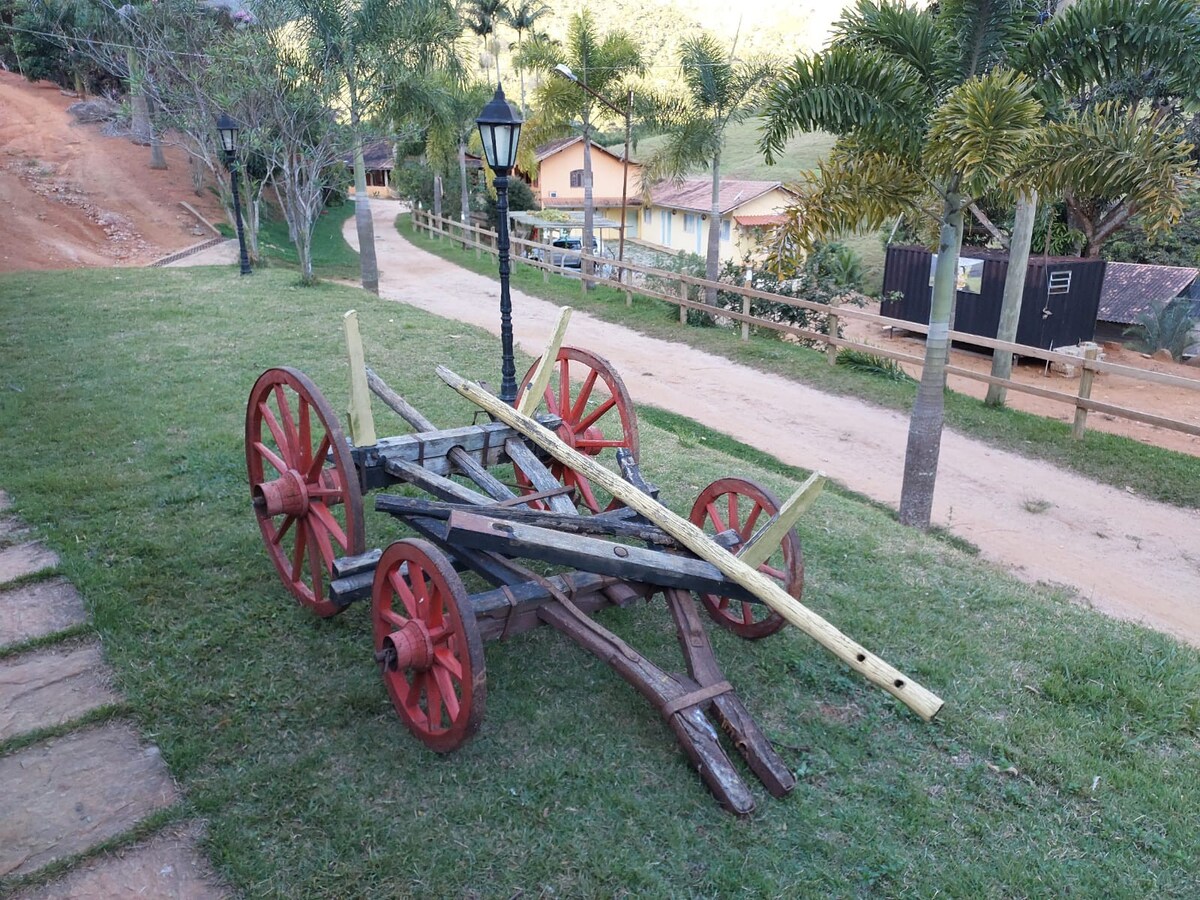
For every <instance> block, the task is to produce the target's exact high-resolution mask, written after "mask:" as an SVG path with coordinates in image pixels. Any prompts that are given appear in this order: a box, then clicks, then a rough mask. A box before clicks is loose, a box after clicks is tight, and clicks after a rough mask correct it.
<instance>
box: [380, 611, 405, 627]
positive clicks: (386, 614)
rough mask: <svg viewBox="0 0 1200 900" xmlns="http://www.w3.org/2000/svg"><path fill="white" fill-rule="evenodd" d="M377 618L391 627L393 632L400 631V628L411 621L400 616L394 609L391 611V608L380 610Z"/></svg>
mask: <svg viewBox="0 0 1200 900" xmlns="http://www.w3.org/2000/svg"><path fill="white" fill-rule="evenodd" d="M379 616H380V618H382V619H383V620H384V621H386V622H387V623H389V624H390V625H392V626H393V630H396V631H398V630H400V629H401V628H403V627H404V626H405V625H407V624H408V623H409V622H410V621H411V619H407V618H405V617H404V616H402V615H400V613H398V612H396V611H395V610H394V609H391V608H388V609H381V610H380V611H379Z"/></svg>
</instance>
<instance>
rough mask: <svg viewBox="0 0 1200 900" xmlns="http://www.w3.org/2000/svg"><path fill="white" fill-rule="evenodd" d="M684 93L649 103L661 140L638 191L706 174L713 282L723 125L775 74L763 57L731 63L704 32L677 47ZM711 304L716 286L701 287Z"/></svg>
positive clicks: (752, 102) (744, 110)
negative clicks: (691, 174) (708, 173)
mask: <svg viewBox="0 0 1200 900" xmlns="http://www.w3.org/2000/svg"><path fill="white" fill-rule="evenodd" d="M679 65H680V68H681V69H682V72H683V83H684V88H685V93H684V96H683V97H681V98H676V99H668V100H657V101H652V105H653V107H654V109H655V111H654V113H653V114H652V116H651V121H652V122H653V124H656V125H658V126H659V127H661V128H662V129H663V130H664V131H665V132H666V141H665V142H664V143H663V144H662V146H661V147H659V149H658V150H656V151H655V152H654V153H653V154H652V155H651V156H650V157H649V158H647V159H646V160H645V161H644V168H643V173H644V174H643V179H642V189H643V190H647V189H648V187H649V185H652V184H654V183H656V182H658V181H661V180H663V179H672V180H675V181H678V180H681V179H682V178H683V177H684V176H685V175H686V174H687V173H688V172H690V171H692V170H694V169H696V168H708V169H709V170H710V171H711V172H712V206H711V212H710V214H709V220H708V247H707V254H706V259H705V270H704V274H705V278H706V279H707V280H709V281H714V282H715V281H716V280H717V276H718V274H719V272H720V263H721V151H722V150H723V149H724V146H725V129H726V128H727V127H728V126H729V125H730V124H731V123H734V122H741V121H743V120H744V119H746V118H748V117H749V116H750V115H752V114H753V112H754V109H755V107H756V105H757V104H758V102H759V100H760V95H761V93H762V89H763V88H764V86H765V85H766V83H767V81H768V80H769V79H770V78H771V77H773V75H774V73H775V69H774V67H773V66H772V65H771V64H770V63H768V62H765V61H756V62H736V61H735V60H734V59H733V49H732V48H730V51H729V52H728V53H726V52H725V51H724V50H722V49H721V46H720V45H719V44H718V43H717V41H716V39H715V38H713V37H712V36H711V35H709V34H702V35H700V36H699V37H693V38H688V39H687V40H685V41H684V42H683V44H682V45H681V46H680V49H679ZM706 301H707V302H708V303H709V304H712V305H715V304H716V302H717V289H716V288H707V289H706Z"/></svg>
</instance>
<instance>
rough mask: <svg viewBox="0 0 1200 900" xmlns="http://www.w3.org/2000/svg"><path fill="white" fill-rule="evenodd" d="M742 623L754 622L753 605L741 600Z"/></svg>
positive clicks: (750, 623)
mask: <svg viewBox="0 0 1200 900" xmlns="http://www.w3.org/2000/svg"><path fill="white" fill-rule="evenodd" d="M742 623H743V624H745V625H753V624H754V605H753V604H751V603H747V602H745V601H744V600H743V601H742Z"/></svg>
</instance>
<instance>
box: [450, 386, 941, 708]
mask: <svg viewBox="0 0 1200 900" xmlns="http://www.w3.org/2000/svg"><path fill="white" fill-rule="evenodd" d="M437 374H438V376H439V377H440V378H441V379H442V380H443V381H445V382H446V384H448V385H450V387H452V388H453V389H454V390H455V391H457V392H458V393H459V394H461V395H462V396H464V397H466V398H467V399H468V400H470V401H471V402H473V403H475V404H476V405H477V406H479V407H480V408H482V409H484V410H486V411H487V412H489V413H491V414H492V415H493V416H494V417H495V418H497V419H499V420H500V421H502V422H504V423H506V424H508V425H511V426H512V427H513V428H515V429H516V430H517V431H519V432H521V433H522V434H524V435H526V436H527V437H528V438H529V439H530V440H532V441H533V442H534V443H536V444H537V445H538V446H540V447H541V448H542V449H544V450H546V451H547V452H548V453H549V454H550V455H551V456H553V457H554V458H555V459H557V460H558V461H559V462H561V463H562V464H563V465H566V466H569V467H570V468H571V469H573V470H574V471H576V472H578V473H579V474H581V475H583V476H584V477H585V478H587V479H589V480H590V481H594V482H595V483H596V484H598V485H600V487H602V488H604V490H606V491H608V492H609V493H610V494H612V495H613V496H614V497H617V498H618V499H620V500H621V501H622V502H623V503H625V505H626V506H629V507H632V508H633V509H636V510H637V511H638V512H639V513H641V514H642V515H643V516H645V517H646V518H647V519H649V520H650V521H651V522H653V523H654V524H656V525H658V526H659V527H660V528H662V529H663V530H664V531H666V532H667V533H668V534H671V535H673V536H674V537H676V538H678V539H679V541H680V542H681V543H682V544H683V545H684V546H686V547H687V548H688V549H689V550H691V551H692V552H693V553H695V554H696V555H697V556H699V557H700V558H701V559H704V560H707V561H708V562H711V563H712V564H713V565H715V566H716V567H717V568H718V569H720V570H721V571H722V572H723V573H724V574H725V575H727V576H728V577H729V578H730V579H731V580H733V581H735V582H736V583H738V584H739V585H741V586H742V587H744V588H746V589H747V590H748V591H750V593H752V594H753V595H754V596H756V597H758V598H759V599H761V600H762V601H763V602H764V603H766V604H767V605H768V606H770V607H771V608H772V609H774V610H775V611H776V612H778V613H779V614H780V615H781V616H783V617H784V618H785V619H787V620H788V621H789V622H791V623H792V624H793V625H795V626H796V627H797V628H799V629H800V630H801V631H803V632H804V633H805V634H807V635H809V636H810V637H812V638H813V639H814V640H816V641H817V642H818V643H819V644H821V646H823V647H825V648H826V649H827V650H829V651H830V652H831V653H833V654H834V655H835V656H836V657H837V658H838V659H840V660H842V661H843V662H844V663H846V665H848V666H849V667H850V668H852V669H854V670H855V671H856V672H859V673H860V674H862V675H863V676H864V677H865V678H867V679H868V680H869V681H871V682H872V683H873V684H876V685H878V686H879V687H881V688H883V689H884V690H885V691H887V692H888V693H889V694H891V695H892V696H894V697H896V698H897V699H898V700H900V701H901V702H902V703H904V704H905V705H907V706H908V707H909V708H910V709H912V710H913V712H915V713H917V715H919V716H921V717H922V718H923V719H926V720H929V719H932V718H933V717H934V716H935V715H937V712H938V710H939V709H941V708H942V703H943V701H942V699H941V698H940V697H938V696H937V695H936V694H934V693H933V692H931V691H929V690H928V689H926V688H925V687H923V686H921V685H920V684H918V683H917V682H915V681H913V680H912V679H910V678H909V677H908V676H907V675H905V674H904V673H903V672H901V671H899V670H898V669H896V668H895V667H894V666H891V665H889V664H888V663H887V662H885V661H884V660H882V659H880V658H879V657H878V656H876V655H875V654H873V653H871V652H870V651H868V650H867V649H866V648H865V647H863V646H861V645H860V644H858V643H856V642H855V641H853V640H851V639H850V638H849V637H847V636H846V635H845V634H843V633H842V632H841V631H839V630H838V629H837V628H835V627H834V626H833V625H831V624H830V623H829V622H827V621H826V620H825V619H823V618H822V617H821V616H819V615H817V614H816V613H814V612H813V611H812V610H810V609H808V608H807V607H806V606H804V605H803V604H801V603H800V602H798V601H797V600H795V599H794V598H793V597H791V596H789V595H788V594H787V592H786V591H784V590H783V588H781V587H780V586H779V585H778V584H777V583H776V582H774V581H772V580H771V579H770V578H768V577H767V576H765V575H763V574H761V573H760V572H758V571H757V570H756V569H754V568H751V567H750V566H748V565H746V564H745V563H744V562H742V561H741V560H739V559H738V558H737V557H735V556H733V555H732V554H730V553H729V552H728V551H726V550H724V549H722V548H721V547H718V546H717V545H716V544H715V543H714V542H713V541H711V540H710V539H709V538H708V536H707V535H706V534H705V533H704V532H703V531H701V530H700V529H699V528H697V527H696V526H695V525H693V524H692V523H691V522H689V521H687V520H686V519H684V518H682V517H680V516H678V515H676V514H675V513H673V512H671V510H669V509H667V508H666V507H665V506H663V505H662V504H660V503H658V502H657V501H655V500H653V499H652V498H650V497H647V496H646V495H645V494H643V493H642V492H641V491H639V490H637V489H636V488H633V487H631V486H630V485H629V484H627V483H626V482H625V481H623V480H622V479H620V478H618V477H617V476H616V475H614V474H613V473H612V472H610V471H608V469H606V468H604V466H601V465H599V464H598V463H596V462H595V461H594V460H592V459H591V458H589V457H587V456H584V455H583V454H582V453H579V452H577V451H575V450H574V449H572V448H571V447H568V446H567V445H566V444H565V443H563V442H562V441H560V440H559V439H558V438H557V437H556V436H555V435H554V434H553V433H552V432H550V431H548V430H547V429H545V428H543V427H542V426H541V425H539V424H538V423H537V422H536V421H534V420H533V419H531V418H529V417H528V416H523V415H521V414H520V413H519V412H517V411H516V410H515V409H513V408H512V407H510V406H508V405H507V404H505V403H503V402H501V401H500V400H499V399H498V398H496V397H493V396H492V395H491V394H489V393H487V392H486V391H484V390H483V389H482V388H480V387H479V385H477V384H473V383H471V382H468V381H467V380H466V379H464V378H462V377H460V376H459V375H457V374H455V373H454V372H452V371H451V370H450V369H448V368H446V367H445V366H438V368H437Z"/></svg>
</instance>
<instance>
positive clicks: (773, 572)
mask: <svg viewBox="0 0 1200 900" xmlns="http://www.w3.org/2000/svg"><path fill="white" fill-rule="evenodd" d="M758 571H760V572H762V573H763V574H764V575H770V576H771V577H772V578H774V579H775V580H776V581H786V580H787V573H786V572H784V571H783V569H777V568H775V567H774V566H771V565H768V564H767V563H763V564H762V565H761V566H759V567H758Z"/></svg>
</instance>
